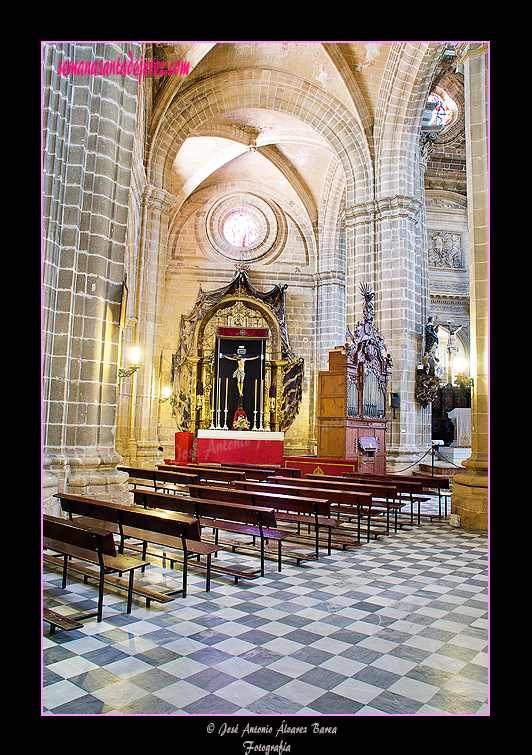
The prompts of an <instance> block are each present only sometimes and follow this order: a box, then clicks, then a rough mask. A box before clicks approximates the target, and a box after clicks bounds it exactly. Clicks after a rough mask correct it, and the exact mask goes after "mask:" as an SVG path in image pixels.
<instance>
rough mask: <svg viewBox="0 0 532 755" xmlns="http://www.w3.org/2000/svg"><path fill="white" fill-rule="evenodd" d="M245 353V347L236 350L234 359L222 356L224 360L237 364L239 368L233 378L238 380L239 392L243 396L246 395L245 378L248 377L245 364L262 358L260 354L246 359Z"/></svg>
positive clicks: (225, 355)
mask: <svg viewBox="0 0 532 755" xmlns="http://www.w3.org/2000/svg"><path fill="white" fill-rule="evenodd" d="M245 353H246V350H245V348H244V347H243V346H239V347H238V349H237V350H236V354H233V356H232V357H228V356H227V354H221V355H220V356H222V357H223V358H224V359H231V360H233V361H234V362H236V363H237V368H236V370H235V371H234V372H233V377H234V378H236V384H237V388H238V392H239V394H240V395H241V396H243V395H244V378H245V377H246V372H245V363H246V362H248V361H250V360H251V359H259V357H260V354H257V356H256V357H246V356H244V354H245Z"/></svg>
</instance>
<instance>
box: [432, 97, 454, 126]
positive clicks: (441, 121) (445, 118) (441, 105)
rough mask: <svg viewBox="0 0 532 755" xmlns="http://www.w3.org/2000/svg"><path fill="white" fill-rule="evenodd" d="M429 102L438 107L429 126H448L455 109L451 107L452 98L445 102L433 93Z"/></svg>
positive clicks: (433, 112)
mask: <svg viewBox="0 0 532 755" xmlns="http://www.w3.org/2000/svg"><path fill="white" fill-rule="evenodd" d="M428 101H429V102H433V103H435V105H436V107H435V108H434V110H433V111H432V119H431V121H430V123H429V124H428V125H429V126H447V125H448V124H449V123H450V122H451V120H452V118H453V109H452V107H451V102H452V100H451V99H450V98H446V99H445V100H444V99H443V98H442V97H440V95H439V94H436V92H432V94H431V95H430V96H429V98H428Z"/></svg>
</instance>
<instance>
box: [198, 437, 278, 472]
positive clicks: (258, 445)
mask: <svg viewBox="0 0 532 755" xmlns="http://www.w3.org/2000/svg"><path fill="white" fill-rule="evenodd" d="M283 447H284V433H274V432H266V431H263V430H198V443H197V453H196V461H197V462H198V464H202V463H205V462H210V463H212V462H225V463H235V464H261V465H267V464H278V465H280V466H281V465H282V463H283Z"/></svg>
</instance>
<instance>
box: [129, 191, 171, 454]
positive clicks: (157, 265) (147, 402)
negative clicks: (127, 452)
mask: <svg viewBox="0 0 532 755" xmlns="http://www.w3.org/2000/svg"><path fill="white" fill-rule="evenodd" d="M172 205H173V197H172V196H171V195H170V194H168V192H166V191H165V190H164V189H160V188H156V187H154V186H150V185H147V186H146V187H145V188H144V192H143V195H142V221H141V222H142V229H141V237H140V253H139V269H138V278H137V286H136V292H137V301H136V313H137V335H138V346H139V348H140V350H141V353H142V356H141V366H140V368H139V370H138V374H137V381H136V388H137V391H136V395H135V396H133V397H132V400H134V402H135V412H134V422H135V427H134V428H132V433H131V434H132V436H133V437H134V439H135V444H136V463H137V464H138V465H139V466H149V465H150V464H152V463H153V462H154V461H156V460H158V459H160V452H159V451H158V450H157V449H158V447H159V446H160V445H161V443H160V440H159V437H158V421H159V389H160V363H161V353H162V340H161V333H162V320H163V305H164V292H165V275H166V246H167V236H168V218H169V212H170V210H171V208H172Z"/></svg>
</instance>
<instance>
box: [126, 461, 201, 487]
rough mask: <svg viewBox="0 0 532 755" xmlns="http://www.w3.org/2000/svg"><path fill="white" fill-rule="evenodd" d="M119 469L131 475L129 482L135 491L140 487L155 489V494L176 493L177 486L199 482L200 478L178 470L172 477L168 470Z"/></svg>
mask: <svg viewBox="0 0 532 755" xmlns="http://www.w3.org/2000/svg"><path fill="white" fill-rule="evenodd" d="M117 469H118V470H119V471H120V472H126V473H127V474H128V475H129V482H130V483H131V484H132V485H133V490H136V488H137V486H138V485H142V486H147V487H153V489H154V490H155V492H157V490H167V491H169V492H175V490H176V488H175V486H176V485H178V486H181V487H183V486H185V485H187V484H188V483H189V482H198V480H199V477H198V476H197V475H196V474H194V473H193V472H188V471H181V470H179V471H178V470H176V471H173V472H172V474H171V475H170V474H169V473H168V472H167V471H166V470H161V469H159V468H157V469H143V468H141V467H123V466H118V467H117Z"/></svg>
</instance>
